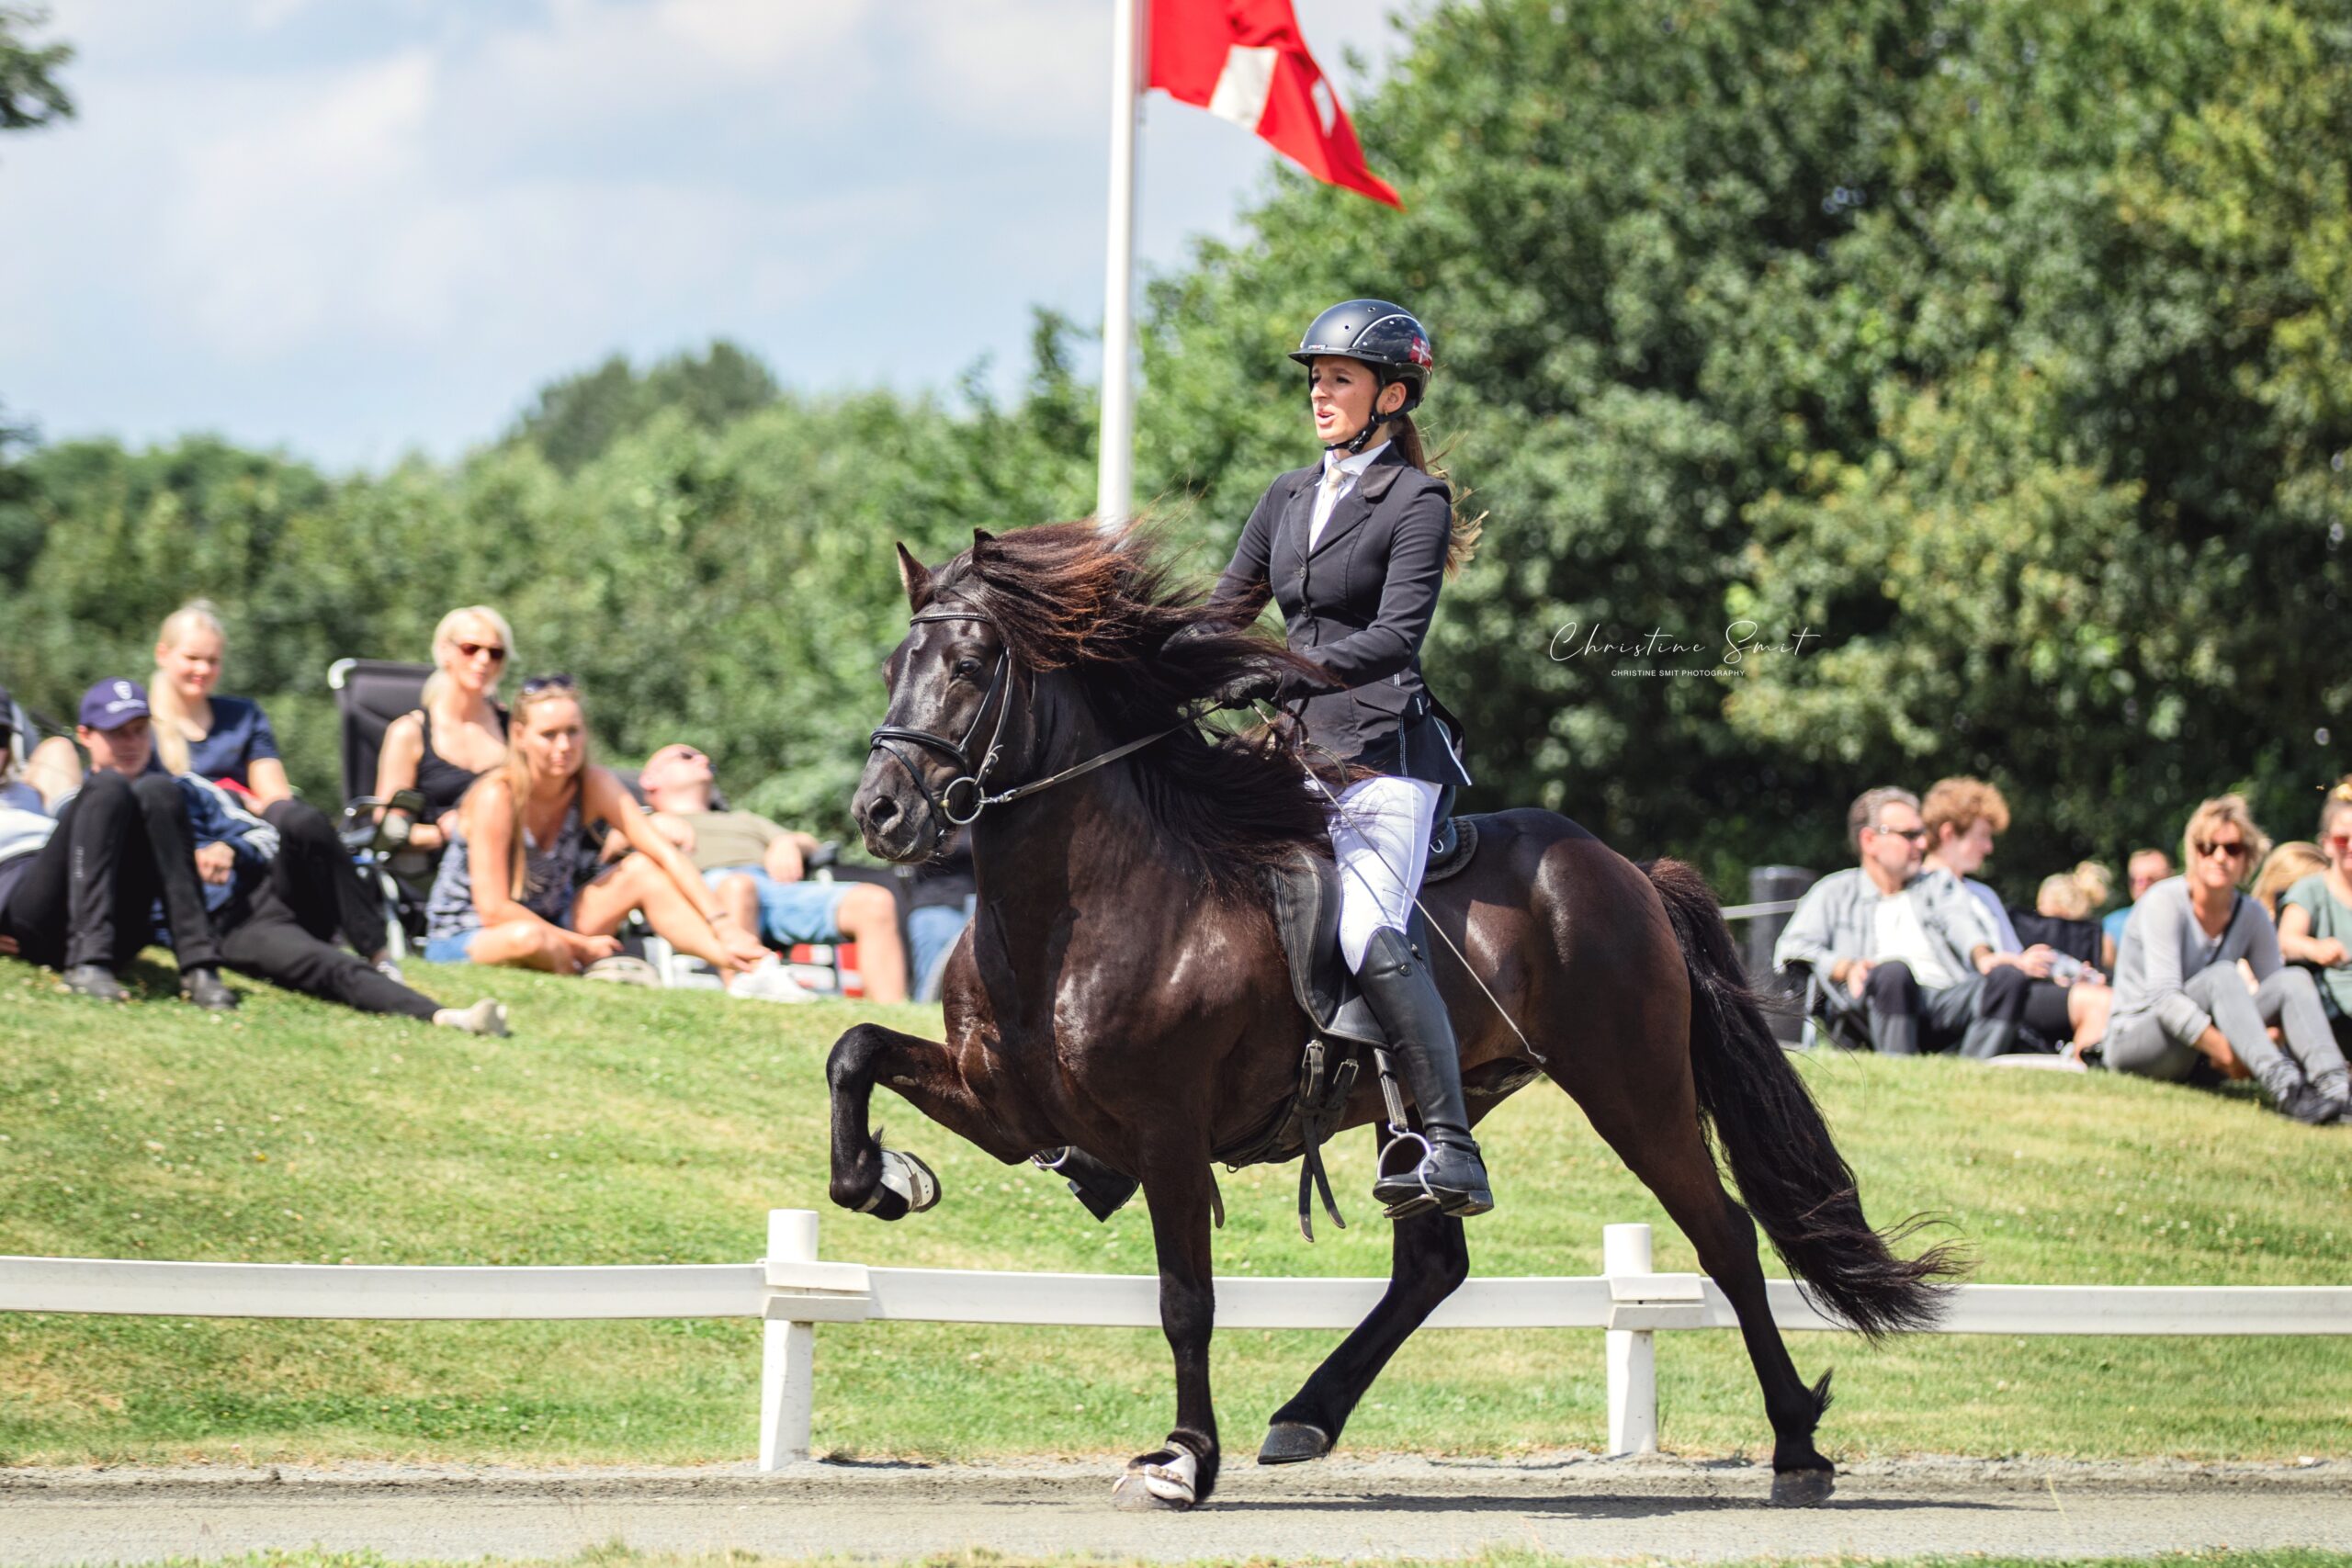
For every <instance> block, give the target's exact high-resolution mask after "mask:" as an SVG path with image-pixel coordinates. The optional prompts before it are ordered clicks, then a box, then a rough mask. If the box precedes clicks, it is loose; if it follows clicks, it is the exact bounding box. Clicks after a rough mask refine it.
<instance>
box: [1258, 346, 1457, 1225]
mask: <svg viewBox="0 0 2352 1568" xmlns="http://www.w3.org/2000/svg"><path fill="white" fill-rule="evenodd" d="M1291 357H1292V358H1293V359H1295V360H1297V361H1298V362H1299V363H1300V364H1301V365H1304V366H1306V390H1307V402H1308V406H1309V408H1310V410H1311V411H1312V412H1313V414H1314V420H1315V434H1316V437H1317V439H1318V440H1320V441H1321V442H1322V443H1323V457H1322V460H1321V461H1320V462H1317V463H1314V464H1310V465H1309V466H1307V467H1306V468H1298V469H1295V470H1293V471H1292V472H1290V473H1286V474H1283V476H1282V477H1280V478H1279V479H1275V480H1274V482H1273V483H1272V485H1270V486H1268V487H1267V489H1266V493H1265V495H1264V497H1263V498H1262V499H1261V500H1260V501H1259V502H1258V506H1257V510H1255V511H1254V512H1252V513H1250V522H1249V525H1248V526H1247V527H1246V528H1245V529H1243V531H1242V535H1241V543H1240V546H1239V547H1238V548H1237V549H1236V550H1235V551H1234V553H1233V561H1232V564H1231V565H1229V566H1227V568H1226V570H1225V575H1224V576H1223V577H1222V578H1221V579H1220V580H1219V581H1218V583H1217V588H1216V595H1215V597H1216V600H1218V601H1244V600H1249V599H1251V598H1253V597H1255V596H1256V595H1258V594H1262V593H1263V592H1266V591H1268V590H1271V591H1272V594H1273V597H1274V599H1275V600H1276V602H1278V603H1279V604H1281V605H1282V609H1283V622H1284V624H1285V626H1286V628H1287V631H1288V641H1289V644H1290V648H1291V651H1292V652H1294V653H1297V654H1301V655H1303V656H1305V657H1306V658H1307V659H1310V660H1314V661H1315V662H1316V663H1317V664H1319V665H1321V666H1322V667H1323V669H1324V670H1326V671H1329V675H1330V680H1329V682H1314V681H1312V680H1310V679H1307V678H1305V677H1301V676H1298V675H1295V674H1290V673H1283V674H1279V675H1277V674H1262V675H1258V676H1252V677H1247V678H1244V679H1243V680H1242V681H1240V682H1235V683H1234V684H1232V685H1230V686H1228V687H1227V689H1226V690H1225V691H1224V692H1222V693H1220V694H1219V700H1220V701H1221V702H1224V703H1227V704H1228V705H1238V704H1239V703H1241V702H1245V701H1250V700H1253V699H1271V700H1272V701H1274V702H1278V703H1280V702H1288V701H1292V700H1295V699H1301V700H1304V702H1305V710H1304V713H1303V715H1302V719H1303V723H1304V725H1305V728H1306V732H1307V737H1308V739H1309V740H1310V741H1311V742H1312V743H1313V744H1314V745H1315V746H1317V748H1319V749H1320V750H1322V751H1324V752H1328V753H1329V754H1330V755H1331V756H1333V757H1335V758H1337V759H1338V760H1339V761H1342V762H1346V763H1350V764H1352V765H1353V767H1354V768H1356V769H1370V770H1372V771H1373V773H1374V776H1372V777H1368V778H1359V779H1358V780H1357V781H1356V782H1355V783H1353V784H1349V785H1347V786H1346V788H1344V789H1342V790H1341V791H1340V793H1339V797H1338V799H1339V805H1338V807H1337V808H1335V809H1334V810H1332V811H1331V813H1330V833H1331V849H1332V854H1333V857H1334V859H1335V860H1336V861H1337V862H1338V865H1339V874H1340V953H1341V954H1342V956H1344V957H1345V958H1346V960H1347V962H1348V967H1349V968H1350V969H1351V970H1353V971H1354V972H1355V976H1356V979H1357V982H1358V983H1359V984H1360V985H1361V986H1362V987H1363V994H1364V999H1365V1000H1366V1001H1367V1002H1368V1003H1370V1004H1371V1007H1372V1010H1373V1013H1374V1016H1375V1017H1376V1018H1377V1019H1378V1020H1379V1021H1380V1025H1381V1028H1382V1030H1383V1032H1385V1033H1386V1035H1387V1036H1388V1041H1389V1045H1390V1048H1391V1049H1392V1051H1393V1052H1394V1053H1395V1055H1396V1056H1397V1059H1398V1060H1399V1061H1400V1062H1401V1063H1402V1065H1403V1071H1404V1077H1405V1083H1406V1087H1407V1088H1408V1089H1411V1091H1412V1095H1413V1100H1414V1103H1415V1104H1416V1105H1417V1106H1419V1110H1420V1113H1421V1125H1422V1128H1423V1132H1424V1135H1425V1136H1426V1139H1427V1142H1428V1145H1429V1147H1428V1152H1427V1154H1426V1155H1425V1156H1423V1157H1422V1159H1421V1161H1420V1162H1419V1166H1418V1167H1417V1168H1408V1169H1404V1170H1399V1171H1384V1173H1383V1175H1382V1176H1381V1178H1380V1179H1379V1180H1378V1181H1377V1182H1375V1183H1374V1186H1373V1196H1374V1198H1375V1199H1376V1200H1378V1201H1381V1202H1382V1203H1385V1204H1386V1205H1387V1208H1388V1213H1389V1214H1390V1216H1391V1217H1396V1218H1401V1217H1403V1216H1404V1215H1407V1214H1412V1213H1421V1212H1423V1211H1425V1210H1428V1209H1430V1208H1431V1207H1435V1208H1437V1209H1439V1210H1441V1211H1442V1212H1443V1213H1447V1214H1453V1215H1457V1216H1459V1215H1468V1214H1480V1213H1486V1212H1487V1210H1488V1209H1491V1208H1493V1207H1494V1197H1493V1195H1492V1193H1491V1192H1490V1191H1489V1190H1488V1187H1487V1169H1486V1166H1485V1164H1484V1162H1483V1161H1481V1160H1480V1158H1479V1157H1478V1145H1477V1144H1476V1142H1475V1141H1473V1140H1472V1138H1471V1136H1470V1122H1469V1118H1468V1116H1467V1115H1466V1114H1465V1113H1464V1108H1463V1101H1462V1064H1461V1059H1460V1057H1459V1055H1458V1054H1457V1052H1456V1048H1455V1044H1454V1037H1453V1022H1452V1021H1451V1020H1450V1019H1449V1018H1448V1017H1447V1015H1446V1010H1445V1003H1444V1001H1443V1000H1442V998H1440V997H1439V995H1438V989H1437V983H1436V981H1435V979H1434V978H1433V977H1432V976H1431V975H1430V967H1429V964H1428V961H1427V959H1426V957H1425V956H1424V955H1423V954H1422V953H1420V951H1419V949H1418V948H1416V947H1415V945H1414V944H1413V942H1411V941H1410V940H1409V939H1408V937H1407V936H1406V931H1407V930H1408V920H1409V919H1410V918H1411V915H1412V910H1413V898H1414V895H1415V894H1417V893H1418V892H1419V889H1420V882H1421V870H1422V866H1423V863H1424V862H1425V861H1426V860H1427V859H1428V856H1429V847H1430V829H1431V827H1432V826H1433V824H1434V822H1435V819H1436V814H1437V808H1438V803H1439V796H1440V794H1441V792H1442V790H1444V789H1446V788H1447V787H1449V786H1458V785H1463V784H1468V783H1469V782H1470V774H1469V773H1468V771H1467V770H1466V769H1464V766H1463V765H1462V757H1461V753H1460V750H1459V749H1458V747H1457V746H1456V744H1455V740H1454V733H1455V732H1456V731H1458V729H1459V728H1460V727H1459V725H1458V723H1457V722H1456V721H1455V720H1454V718H1453V715H1452V714H1451V713H1449V712H1447V711H1446V709H1445V708H1444V706H1443V705H1442V704H1440V703H1439V702H1438V701H1437V700H1436V698H1434V697H1432V696H1431V695H1430V693H1429V689H1428V688H1427V687H1426V686H1425V685H1424V684H1423V683H1422V681H1421V667H1420V648H1421V640H1422V638H1423V637H1426V636H1427V635H1428V633H1429V629H1430V617H1431V616H1432V615H1434V614H1435V613H1436V610H1437V596H1438V589H1439V587H1440V586H1441V584H1442V582H1443V581H1444V579H1445V577H1446V575H1447V573H1448V572H1449V571H1453V570H1459V569H1460V568H1461V566H1462V564H1463V562H1464V561H1465V560H1467V559H1468V558H1469V556H1470V551H1471V549H1472V547H1474V546H1475V545H1476V540H1477V532H1478V530H1477V525H1476V523H1475V522H1461V521H1458V520H1457V519H1456V518H1455V516H1454V513H1453V500H1452V493H1451V491H1449V490H1448V489H1447V487H1446V483H1445V479H1444V478H1443V477H1442V473H1433V472H1431V471H1430V467H1429V463H1428V461H1427V459H1426V458H1425V457H1423V455H1422V451H1421V441H1420V435H1419V432H1418V431H1416V430H1415V428H1414V426H1413V421H1412V418H1411V412H1412V410H1413V409H1414V408H1415V406H1417V405H1418V404H1419V402H1420V400H1421V395H1422V393H1423V392H1424V391H1425V390H1426V389H1428V386H1429V378H1430V370H1431V368H1432V367H1433V365H1434V359H1433V357H1432V355H1430V339H1429V333H1426V332H1424V331H1423V330H1422V328H1421V324H1420V322H1419V321H1415V320H1414V319H1413V317H1412V316H1411V315H1410V314H1409V313H1408V312H1407V311H1406V310H1403V309H1401V308H1400V307H1398V306H1396V305H1392V304H1389V303H1388V302H1386V301H1385V300H1381V299H1350V300H1347V301H1345V302H1344V303H1342V304H1338V305H1334V306H1332V307H1331V308H1330V309H1329V310H1326V311H1324V312H1323V313H1322V314H1321V315H1320V316H1317V318H1316V319H1315V324H1314V325H1312V326H1310V327H1308V328H1307V329H1306V336H1305V337H1304V338H1302V339H1301V340H1300V341H1299V344H1298V348H1297V349H1296V351H1295V352H1294V353H1293V354H1292V355H1291ZM1261 602H1262V601H1261Z"/></svg>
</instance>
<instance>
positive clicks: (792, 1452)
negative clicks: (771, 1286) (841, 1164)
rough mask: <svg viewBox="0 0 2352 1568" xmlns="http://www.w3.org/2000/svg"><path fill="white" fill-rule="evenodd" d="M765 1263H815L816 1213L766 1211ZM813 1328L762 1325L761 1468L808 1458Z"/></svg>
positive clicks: (773, 1321) (777, 1322) (777, 1321)
mask: <svg viewBox="0 0 2352 1568" xmlns="http://www.w3.org/2000/svg"><path fill="white" fill-rule="evenodd" d="M767 1255H768V1257H769V1258H774V1259H775V1260H777V1261H779V1262H792V1263H814V1262H815V1261H816V1260H817V1211H815V1210H814V1209H770V1210H769V1211H768V1254H767ZM816 1350H817V1328H816V1325H814V1324H809V1323H793V1322H789V1321H787V1320H786V1319H782V1318H774V1317H771V1318H767V1319H764V1320H763V1330H762V1334H761V1343H760V1468H761V1469H762V1470H781V1469H783V1468H784V1467H785V1466H786V1465H787V1464H792V1463H795V1462H797V1461H801V1460H805V1459H807V1458H808V1457H809V1419H810V1416H811V1414H812V1412H813V1410H814V1408H815V1405H816V1392H817V1391H816V1385H815V1383H814V1382H813V1381H812V1379H811V1376H810V1371H809V1362H810V1360H811V1359H813V1358H814V1356H815V1355H816Z"/></svg>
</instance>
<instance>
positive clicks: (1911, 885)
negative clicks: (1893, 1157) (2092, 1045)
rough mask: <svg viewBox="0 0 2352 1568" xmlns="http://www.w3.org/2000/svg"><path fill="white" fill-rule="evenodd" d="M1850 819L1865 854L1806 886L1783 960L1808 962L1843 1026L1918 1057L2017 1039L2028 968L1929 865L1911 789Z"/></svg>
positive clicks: (1870, 802) (1861, 806)
mask: <svg viewBox="0 0 2352 1568" xmlns="http://www.w3.org/2000/svg"><path fill="white" fill-rule="evenodd" d="M1846 825H1847V829H1848V830H1849V833H1850V834H1851V836H1852V838H1853V840H1854V845H1855V848H1856V850H1857V852H1859V853H1860V860H1861V863H1860V864H1859V865H1857V866H1853V867H1850V868H1849V869H1847V870H1845V871H1840V872H1833V873H1832V874H1829V875H1827V876H1825V877H1823V878H1822V879H1821V880H1820V881H1819V882H1816V883H1815V884H1814V885H1813V886H1812V887H1811V888H1809V889H1807V890H1806V893H1805V896H1804V900H1803V901H1802V902H1801V903H1799V904H1798V906H1797V908H1796V912H1795V913H1794V914H1793V915H1792V916H1791V917H1790V919H1789V924H1788V929H1787V930H1785V931H1782V932H1781V940H1780V942H1778V943H1777V944H1776V945H1775V946H1774V948H1773V950H1772V962H1773V964H1774V965H1775V966H1776V967H1778V966H1781V965H1785V964H1805V965H1807V966H1809V967H1810V968H1811V970H1812V972H1813V975H1814V978H1815V980H1816V981H1817V982H1819V984H1818V986H1817V987H1816V988H1815V996H1816V1000H1817V1002H1818V1004H1819V1006H1820V1009H1821V1010H1822V1012H1823V1014H1824V1015H1825V1016H1826V1019H1827V1020H1828V1021H1829V1023H1830V1025H1831V1032H1832V1034H1833V1036H1838V1035H1840V1034H1843V1035H1845V1036H1847V1037H1849V1038H1850V1037H1852V1036H1854V1035H1860V1036H1863V1037H1866V1038H1867V1039H1868V1041H1869V1043H1870V1045H1871V1049H1872V1050H1875V1051H1878V1052H1881V1053H1883V1054H1884V1055H1890V1056H1914V1055H1918V1054H1919V1052H1920V1051H1921V1050H1922V1049H1925V1050H1929V1051H1940V1050H1949V1049H1951V1048H1952V1047H1953V1046H1954V1045H1957V1046H1958V1048H1959V1051H1960V1054H1961V1055H1963V1056H1968V1057H1973V1058H1977V1059H1980V1060H1981V1059H1983V1058H1986V1057H1991V1056H1998V1055H2006V1054H2007V1052H2008V1051H2009V1050H2010V1049H2011V1048H2012V1047H2013V1046H2014V1045H2015V1044H2016V1043H2017V1034H2018V1022H2019V1021H2020V1020H2021V1019H2022V1018H2023V1016H2024V1012H2025V1002H2026V995H2027V983H2028V976H2026V974H2025V972H2024V971H2023V970H2021V969H2018V968H2016V967H2014V966H2011V965H2008V964H1996V963H1995V962H1994V959H1995V955H1996V949H1995V943H1994V936H1993V933H1992V931H1990V930H1988V929H1987V923H1986V921H1985V914H1984V911H1983V909H1982V908H1980V907H1979V906H1978V905H1977V902H1976V900H1975V899H1974V898H1973V897H1971V896H1970V895H1969V893H1968V891H1967V890H1966V888H1965V887H1963V886H1962V885H1961V883H1960V881H1959V879H1958V878H1956V877H1949V876H1945V877H1927V876H1922V875H1921V874H1920V860H1921V857H1922V855H1923V854H1924V852H1925V850H1926V845H1927V840H1928V829H1927V826H1926V824H1925V823H1924V822H1923V821H1922V820H1921V818H1920V816H1919V798H1918V796H1917V795H1913V794H1912V793H1911V792H1910V791H1909V790H1906V789H1895V788H1892V787H1887V788H1880V789H1873V790H1869V791H1866V792H1864V793H1863V794H1862V795H1860V797H1858V798H1857V799H1856V800H1855V802H1854V804H1853V806H1852V807H1851V808H1850V809H1849V811H1848V812H1847V815H1846Z"/></svg>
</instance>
